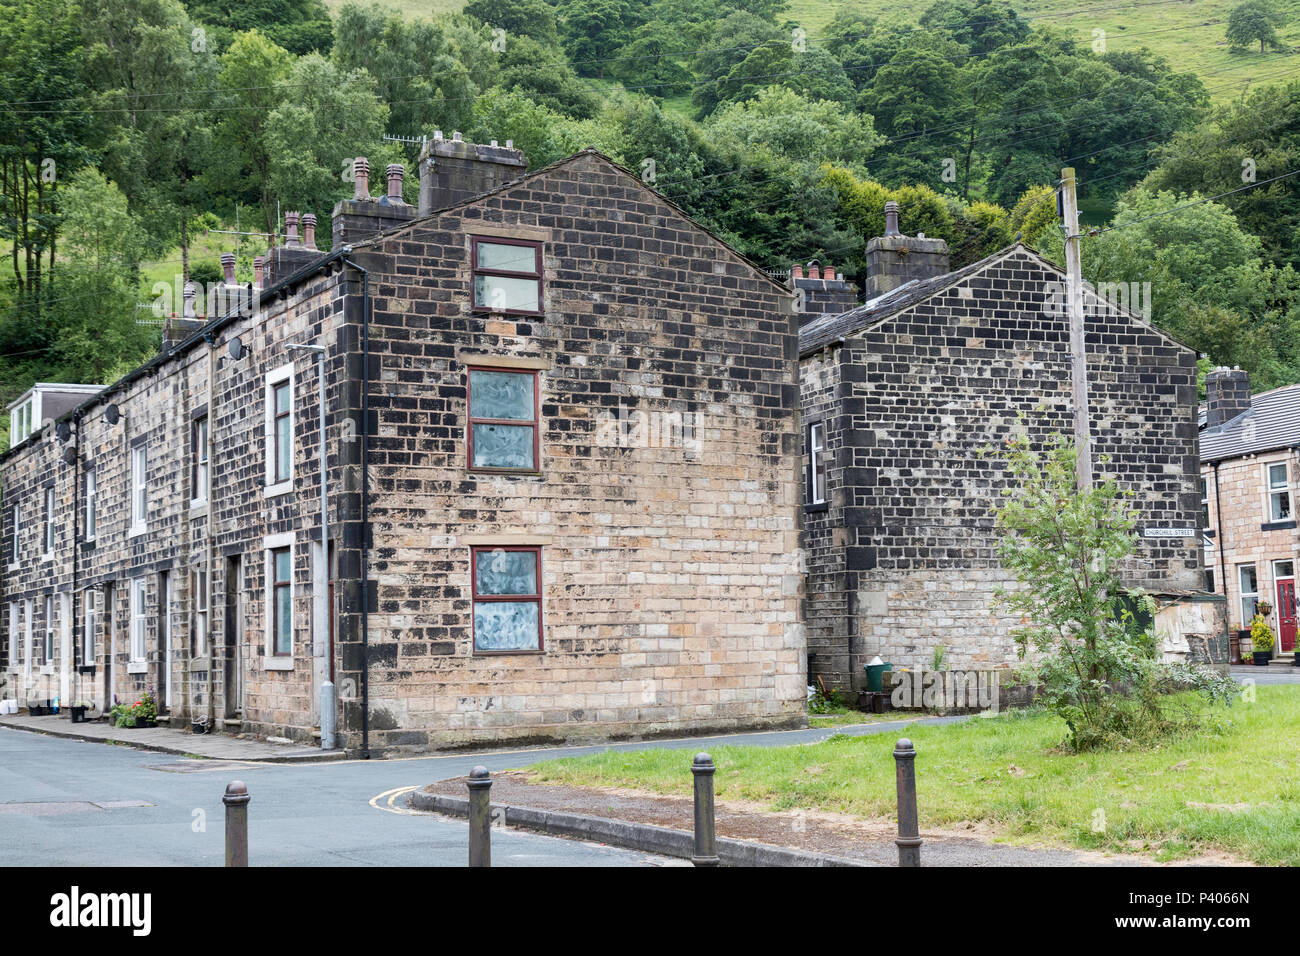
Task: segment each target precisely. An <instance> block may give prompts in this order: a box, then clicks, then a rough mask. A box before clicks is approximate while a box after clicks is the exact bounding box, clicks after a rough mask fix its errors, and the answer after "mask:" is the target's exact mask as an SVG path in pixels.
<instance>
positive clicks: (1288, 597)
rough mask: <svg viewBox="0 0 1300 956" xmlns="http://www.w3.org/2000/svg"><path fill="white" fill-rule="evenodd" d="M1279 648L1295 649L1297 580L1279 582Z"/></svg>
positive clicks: (1284, 649)
mask: <svg viewBox="0 0 1300 956" xmlns="http://www.w3.org/2000/svg"><path fill="white" fill-rule="evenodd" d="M1277 630H1278V634H1277V639H1278V650H1281V651H1291V650H1294V649H1295V581H1294V580H1285V581H1278V582H1277Z"/></svg>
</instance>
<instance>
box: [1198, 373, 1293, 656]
mask: <svg viewBox="0 0 1300 956" xmlns="http://www.w3.org/2000/svg"><path fill="white" fill-rule="evenodd" d="M1205 392H1206V395H1205V398H1206V401H1205V408H1204V412H1203V414H1202V425H1201V435H1200V439H1201V496H1202V512H1201V514H1202V524H1203V525H1204V528H1205V537H1204V541H1205V586H1206V589H1207V590H1210V591H1217V592H1218V593H1220V594H1222V595H1223V596H1224V597H1225V599H1226V601H1227V609H1228V625H1229V627H1230V629H1231V631H1230V633H1231V634H1232V635H1233V637H1234V638H1235V640H1234V641H1233V646H1232V657H1233V659H1234V660H1240V658H1241V651H1242V650H1252V649H1253V645H1252V644H1251V643H1250V631H1249V627H1250V622H1251V619H1252V618H1253V617H1254V616H1255V613H1256V612H1257V611H1258V610H1259V609H1260V605H1261V604H1267V605H1269V606H1270V610H1269V612H1268V618H1269V622H1270V623H1271V624H1272V626H1273V633H1274V635H1275V636H1276V642H1275V644H1274V647H1273V652H1272V653H1273V660H1274V661H1275V662H1277V663H1279V664H1284V665H1288V666H1291V665H1293V662H1294V658H1295V651H1296V564H1297V562H1300V531H1297V528H1296V514H1295V486H1296V480H1297V479H1296V475H1297V471H1296V468H1297V462H1296V456H1297V453H1300V385H1286V386H1283V387H1282V388H1275V389H1272V390H1270V391H1267V392H1260V393H1259V394H1258V395H1254V396H1252V395H1251V394H1250V379H1249V377H1248V376H1247V374H1246V373H1245V372H1244V371H1242V370H1241V369H1239V368H1231V369H1230V368H1216V369H1213V370H1211V371H1210V372H1209V373H1208V374H1207V375H1206V376H1205Z"/></svg>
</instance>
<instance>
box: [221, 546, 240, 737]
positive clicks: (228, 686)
mask: <svg viewBox="0 0 1300 956" xmlns="http://www.w3.org/2000/svg"><path fill="white" fill-rule="evenodd" d="M239 572H240V560H239V558H238V556H236V557H230V558H227V559H226V601H225V604H226V614H225V627H224V628H223V631H224V634H225V641H224V643H225V648H224V650H225V673H224V675H223V681H222V684H223V690H224V694H223V696H224V698H225V708H224V716H225V717H227V718H231V719H233V718H235V717H243V715H244V660H243V649H244V647H243V643H244V642H243V632H244V606H243V600H244V597H243V589H242V588H241V587H240V586H239V585H240V581H239Z"/></svg>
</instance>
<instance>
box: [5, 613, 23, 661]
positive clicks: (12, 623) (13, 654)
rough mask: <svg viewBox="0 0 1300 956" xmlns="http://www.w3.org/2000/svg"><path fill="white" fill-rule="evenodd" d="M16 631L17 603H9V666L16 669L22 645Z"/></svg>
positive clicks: (21, 656) (21, 654)
mask: <svg viewBox="0 0 1300 956" xmlns="http://www.w3.org/2000/svg"><path fill="white" fill-rule="evenodd" d="M20 637H21V635H20V633H19V630H18V602H17V601H10V602H9V661H8V663H9V666H10V667H17V666H18V662H19V661H21V660H22V659H23V650H22V643H21V641H20Z"/></svg>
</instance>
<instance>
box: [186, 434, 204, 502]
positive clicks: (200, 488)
mask: <svg viewBox="0 0 1300 956" xmlns="http://www.w3.org/2000/svg"><path fill="white" fill-rule="evenodd" d="M190 461H191V462H193V467H192V468H191V469H190V501H191V502H192V503H194V504H200V503H202V502H204V501H207V500H208V416H207V415H200V416H199V417H198V418H196V419H194V421H193V422H191V423H190Z"/></svg>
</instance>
